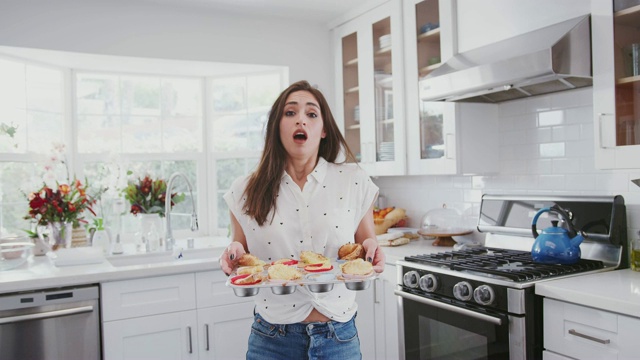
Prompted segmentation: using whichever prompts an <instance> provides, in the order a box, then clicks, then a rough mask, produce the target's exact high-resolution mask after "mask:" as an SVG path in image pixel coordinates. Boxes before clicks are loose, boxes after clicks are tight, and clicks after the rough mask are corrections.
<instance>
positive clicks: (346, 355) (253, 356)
mask: <svg viewBox="0 0 640 360" xmlns="http://www.w3.org/2000/svg"><path fill="white" fill-rule="evenodd" d="M355 318H356V317H355V316H354V317H353V318H351V320H349V321H347V322H344V323H341V322H336V321H329V322H326V323H324V322H314V323H297V324H287V325H278V324H271V323H268V322H267V321H265V320H264V319H263V318H262V317H261V316H260V315H259V314H255V315H254V321H253V325H252V326H251V335H249V350H248V351H247V360H266V359H269V360H270V359H283V360H302V359H331V360H334V359H339V360H342V359H344V360H356V359H357V360H360V359H362V354H361V353H360V339H358V330H356V324H355Z"/></svg>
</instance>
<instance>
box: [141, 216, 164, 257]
mask: <svg viewBox="0 0 640 360" xmlns="http://www.w3.org/2000/svg"><path fill="white" fill-rule="evenodd" d="M137 216H138V218H139V219H140V235H141V238H142V239H144V240H142V242H143V244H142V246H143V248H144V249H145V250H146V251H157V250H158V249H157V247H162V246H164V226H163V225H164V221H163V219H162V217H160V214H157V213H155V214H142V213H138V215H137ZM150 236H152V237H154V239H149V237H150ZM149 240H151V241H152V243H151V244H150V243H149ZM156 241H157V243H155V244H154V242H156Z"/></svg>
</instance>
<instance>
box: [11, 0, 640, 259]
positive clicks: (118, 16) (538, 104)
mask: <svg viewBox="0 0 640 360" xmlns="http://www.w3.org/2000/svg"><path fill="white" fill-rule="evenodd" d="M594 2H595V3H597V1H594ZM383 3H386V2H384V1H371V2H367V4H366V5H363V7H362V8H358V9H353V10H352V11H350V12H347V13H345V14H344V15H343V16H341V17H340V18H337V19H334V20H332V21H330V23H329V25H327V24H308V23H306V22H305V20H304V18H305V17H307V16H309V15H307V14H306V13H304V15H303V14H302V13H301V15H300V17H298V18H295V19H293V20H290V21H286V22H283V21H280V20H271V19H264V18H260V17H256V16H255V15H246V16H244V15H242V16H239V15H238V16H234V17H229V16H222V15H220V14H219V13H217V12H214V11H210V12H207V11H203V10H202V9H199V8H176V7H174V6H172V5H171V4H166V3H164V4H163V3H154V2H148V3H147V2H140V3H130V2H124V1H122V2H111V3H108V4H107V3H104V2H99V1H92V2H78V1H61V2H56V3H55V4H53V3H50V2H46V1H38V2H37V10H36V7H35V6H33V4H34V3H33V2H30V3H28V4H26V3H22V2H17V1H11V2H8V3H7V2H3V4H2V5H1V6H2V10H3V11H1V12H0V24H1V25H0V30H1V31H0V45H3V46H17V47H31V48H43V49H54V50H64V51H76V52H85V53H94V54H107V55H120V56H136V57H153V58H164V59H183V60H199V61H220V62H235V63H257V64H266V65H277V66H282V65H286V66H289V78H290V79H291V80H296V79H309V80H311V81H312V82H314V83H317V84H318V86H319V87H320V88H321V89H323V91H324V92H325V93H326V94H327V97H328V98H329V99H330V102H334V109H339V107H340V106H341V105H340V104H339V103H338V101H337V100H333V101H332V100H331V99H334V98H337V96H338V91H337V90H336V91H332V89H337V88H338V84H337V82H338V80H337V79H336V77H335V75H334V72H335V68H336V66H335V65H334V64H333V63H334V59H333V57H334V56H335V46H334V45H333V43H332V37H333V35H331V32H330V31H329V28H330V27H335V26H338V25H340V24H342V23H343V22H344V21H346V20H348V19H349V18H352V17H355V15H357V14H358V12H364V11H365V10H368V9H372V8H375V7H376V5H379V4H383ZM456 3H457V7H458V11H457V13H458V19H457V21H458V37H457V48H458V51H459V52H463V51H465V50H469V49H473V48H475V47H478V46H481V45H484V44H489V43H491V42H495V41H498V40H502V39H505V38H508V37H512V36H515V35H517V34H519V33H524V32H526V31H530V30H533V29H535V28H539V27H543V26H546V25H550V24H554V23H557V22H559V21H562V20H566V19H570V18H574V17H577V16H580V15H585V14H589V13H591V11H592V10H591V9H592V4H591V3H589V2H588V1H579V0H574V1H565V2H562V3H560V4H558V3H557V2H553V1H547V2H546V3H545V4H546V5H547V6H542V5H541V2H540V1H526V2H518V3H517V4H514V3H513V2H510V1H506V0H505V1H492V2H489V3H488V5H487V4H485V3H483V4H482V5H478V4H476V3H477V2H473V1H469V0H466V1H464V0H459V1H457V2H456ZM547 9H553V10H554V11H548V10H547ZM507 14H508V15H507ZM531 14H537V15H538V16H536V17H535V18H534V16H531ZM166 19H171V21H170V22H167V21H166ZM142 20H144V21H145V22H144V23H142V22H141V21H142ZM113 24H117V26H116V27H115V28H114V27H113ZM292 27H294V28H295V29H296V31H291V29H292ZM106 28H108V29H110V31H107V32H105V31H104V29H106ZM480 29H484V31H480ZM594 31H595V30H594ZM309 39H312V41H311V43H313V48H312V50H309V49H307V48H306V45H301V44H308V43H310V41H309ZM292 44H295V46H294V47H295V48H296V50H295V51H292V50H291V48H292ZM405 46H406V45H405ZM319 54H322V55H319ZM324 54H326V55H324ZM247 59H250V60H247ZM394 65H395V64H394ZM335 112H336V113H339V112H338V110H336V111H335ZM594 113H595V111H594V89H593V88H592V87H587V88H584V89H578V90H572V91H566V92H560V93H557V94H552V95H542V96H538V97H532V98H527V99H522V100H514V101H510V102H505V103H501V104H500V105H499V117H498V119H497V120H498V126H497V131H498V137H497V138H499V139H500V141H499V143H498V144H497V145H498V146H499V150H498V153H499V156H498V158H497V159H495V158H494V159H491V161H492V162H493V163H495V165H497V166H498V171H497V172H494V173H490V174H478V175H414V176H402V175H391V176H379V177H375V178H374V181H375V182H376V184H377V185H378V186H379V187H380V188H381V193H382V194H383V195H384V196H385V197H386V199H387V202H388V203H389V204H390V205H398V206H402V207H404V208H406V209H407V213H408V216H409V219H410V221H411V222H410V224H411V225H412V226H417V225H418V222H419V221H420V218H421V216H422V215H423V214H424V213H425V212H426V211H427V210H429V209H434V208H437V207H441V206H442V204H447V206H448V207H452V208H456V209H459V210H460V211H462V212H463V213H464V214H465V216H466V218H467V219H468V220H469V221H470V222H471V223H473V222H475V221H477V217H478V214H479V204H480V201H481V197H482V194H484V193H523V194H540V193H542V194H557V195H613V194H619V195H622V196H623V197H624V199H625V203H626V211H627V225H628V238H629V239H630V240H632V239H635V238H636V237H637V235H636V234H637V232H638V230H639V229H640V207H639V205H640V188H638V187H636V186H635V185H633V184H632V183H631V180H632V179H637V178H640V166H635V167H627V168H624V169H616V170H600V169H598V168H596V165H595V162H596V159H595V158H596V155H595V150H594V139H595V138H596V137H595V135H594V125H593V124H594ZM494 135H495V134H494ZM559 144H560V145H559ZM544 149H551V150H554V151H551V152H543V150H544ZM558 149H561V150H558ZM555 150H558V151H560V152H556V151H555ZM476 235H477V234H476ZM399 249H402V247H400V248H398V251H399ZM394 251H395V250H394Z"/></svg>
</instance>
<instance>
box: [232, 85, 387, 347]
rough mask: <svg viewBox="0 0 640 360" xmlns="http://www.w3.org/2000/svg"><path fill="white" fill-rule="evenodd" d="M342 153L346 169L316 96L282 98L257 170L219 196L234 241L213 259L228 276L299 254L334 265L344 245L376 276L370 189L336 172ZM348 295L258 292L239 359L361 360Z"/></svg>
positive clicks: (380, 263) (363, 179) (358, 176)
mask: <svg viewBox="0 0 640 360" xmlns="http://www.w3.org/2000/svg"><path fill="white" fill-rule="evenodd" d="M341 153H343V154H344V156H346V158H347V159H351V160H353V159H354V157H353V154H352V153H351V152H350V150H349V148H348V146H347V144H346V141H345V140H344V138H343V137H342V135H341V134H340V131H339V130H338V126H337V124H336V122H335V120H334V118H333V115H332V114H331V110H330V109H329V106H328V104H327V101H326V100H325V98H324V96H323V95H322V93H321V92H320V91H319V90H317V89H315V88H313V87H312V86H310V85H309V83H308V82H306V81H299V82H296V83H294V84H292V85H291V86H289V87H288V88H287V89H286V90H284V91H283V92H282V94H280V96H279V97H278V99H277V100H276V102H275V103H274V104H273V107H272V108H271V111H270V113H269V120H268V123H267V133H266V139H265V148H264V151H263V153H262V158H261V160H260V164H259V165H258V169H257V170H256V171H255V172H254V173H253V174H251V175H249V176H248V177H242V178H239V179H237V180H236V181H235V182H234V183H233V185H232V186H231V189H230V190H229V191H228V192H227V193H226V194H225V196H224V199H225V201H226V202H227V204H228V206H229V209H230V213H231V214H230V216H231V226H232V234H233V235H232V240H233V241H232V243H231V244H230V245H229V246H228V247H227V249H226V250H225V251H224V252H223V254H222V255H221V256H220V265H221V268H222V270H223V271H224V272H225V273H226V274H229V273H231V271H232V270H233V268H234V267H235V266H236V265H237V264H236V262H237V259H238V258H239V257H240V256H241V255H242V254H244V253H245V252H250V253H251V254H253V255H255V256H257V257H258V258H260V259H262V260H264V261H267V262H271V261H275V260H278V259H282V258H290V259H298V258H299V254H300V252H301V251H303V250H310V251H314V252H317V253H320V254H323V255H324V256H326V257H328V258H334V259H335V258H336V257H337V254H338V249H339V248H340V246H342V245H344V244H345V243H348V242H356V243H361V244H362V245H363V247H364V248H365V251H366V259H367V260H368V261H370V262H372V264H373V267H374V270H375V271H377V272H382V271H383V270H384V259H385V257H384V254H383V252H382V250H381V249H380V248H378V246H377V241H376V238H375V231H374V224H373V211H372V210H373V203H374V201H375V199H376V197H377V194H378V187H377V186H376V185H375V184H373V182H371V179H370V178H369V177H368V176H367V175H366V174H365V172H364V171H363V170H362V169H361V168H359V167H358V166H357V165H354V164H345V163H341V164H337V163H335V161H336V159H337V158H338V157H339V156H340V155H341ZM355 295H356V294H355V292H354V291H350V290H347V289H346V288H345V287H344V285H340V286H334V289H333V290H332V291H329V292H326V293H313V292H310V291H309V290H308V289H307V288H305V287H299V288H298V289H296V291H295V292H294V293H292V294H290V295H274V294H272V293H271V292H270V291H261V292H260V293H258V295H256V297H255V302H256V307H255V319H254V323H253V325H252V331H251V336H250V337H249V350H248V352H247V359H307V358H309V359H313V358H327V359H360V358H361V354H360V341H359V339H358V336H357V330H356V328H355V322H354V320H355V314H356V310H357V304H356V303H355Z"/></svg>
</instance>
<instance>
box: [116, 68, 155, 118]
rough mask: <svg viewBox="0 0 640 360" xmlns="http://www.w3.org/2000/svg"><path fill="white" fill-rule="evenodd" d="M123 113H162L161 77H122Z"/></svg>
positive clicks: (149, 114) (152, 114)
mask: <svg viewBox="0 0 640 360" xmlns="http://www.w3.org/2000/svg"><path fill="white" fill-rule="evenodd" d="M120 91H121V92H122V113H123V114H126V115H147V116H154V115H155V116H158V115H160V79H158V78H145V77H122V78H121V81H120Z"/></svg>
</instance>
